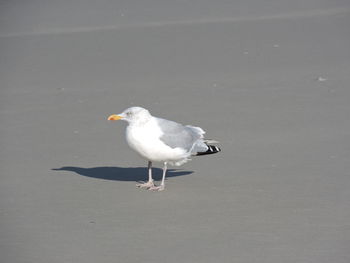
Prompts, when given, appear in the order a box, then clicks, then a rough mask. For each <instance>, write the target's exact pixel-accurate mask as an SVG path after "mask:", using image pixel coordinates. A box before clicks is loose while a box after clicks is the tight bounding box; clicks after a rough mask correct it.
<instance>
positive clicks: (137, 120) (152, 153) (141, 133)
mask: <svg viewBox="0 0 350 263" xmlns="http://www.w3.org/2000/svg"><path fill="white" fill-rule="evenodd" d="M108 120H109V121H117V120H124V121H126V122H127V123H128V126H127V127H126V141H127V143H128V144H129V146H130V148H131V149H133V150H135V151H136V152H137V153H138V154H139V155H140V156H141V157H143V158H144V159H146V160H147V161H148V181H147V182H146V183H140V184H137V186H138V187H140V188H146V189H149V190H152V191H163V190H164V189H165V176H166V171H167V165H168V164H170V165H175V166H179V165H182V164H184V163H186V162H187V161H189V160H190V157H191V156H195V155H206V154H213V153H217V152H220V151H221V150H220V148H219V147H216V146H213V145H209V143H218V142H217V141H214V140H206V139H204V136H203V135H204V134H205V131H203V129H202V128H200V127H194V126H191V125H182V124H180V123H177V122H174V121H170V120H166V119H162V118H158V117H154V116H152V115H151V114H150V112H149V111H148V110H146V109H144V108H142V107H131V108H128V109H126V110H124V111H123V112H122V113H120V114H112V115H110V116H109V117H108ZM153 162H162V163H163V177H162V181H161V184H160V185H159V186H156V185H155V184H154V180H153V178H152V163H153Z"/></svg>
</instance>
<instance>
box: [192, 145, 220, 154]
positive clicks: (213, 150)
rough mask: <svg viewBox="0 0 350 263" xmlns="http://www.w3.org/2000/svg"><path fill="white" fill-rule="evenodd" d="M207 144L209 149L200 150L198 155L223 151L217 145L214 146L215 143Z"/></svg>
mask: <svg viewBox="0 0 350 263" xmlns="http://www.w3.org/2000/svg"><path fill="white" fill-rule="evenodd" d="M207 146H208V150H207V151H206V152H198V153H197V154H196V155H207V154H214V153H218V152H221V149H220V148H219V147H217V146H214V145H207Z"/></svg>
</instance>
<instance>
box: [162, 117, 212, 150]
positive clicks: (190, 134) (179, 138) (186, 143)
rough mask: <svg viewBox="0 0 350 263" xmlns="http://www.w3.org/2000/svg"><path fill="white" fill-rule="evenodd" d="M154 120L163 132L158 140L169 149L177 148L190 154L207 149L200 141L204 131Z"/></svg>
mask: <svg viewBox="0 0 350 263" xmlns="http://www.w3.org/2000/svg"><path fill="white" fill-rule="evenodd" d="M156 120H157V123H158V125H159V127H160V129H161V130H162V132H163V135H162V136H161V137H160V140H161V141H162V142H164V143H165V144H166V145H168V146H170V147H171V148H177V147H179V148H183V149H185V150H186V151H191V152H197V151H204V150H207V149H208V147H207V146H206V145H205V143H204V142H203V140H202V138H203V134H204V131H203V130H202V129H201V128H198V127H192V126H184V125H182V124H180V123H177V122H174V121H169V120H165V119H161V118H156Z"/></svg>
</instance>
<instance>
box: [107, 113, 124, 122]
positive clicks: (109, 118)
mask: <svg viewBox="0 0 350 263" xmlns="http://www.w3.org/2000/svg"><path fill="white" fill-rule="evenodd" d="M122 118H123V117H121V116H119V115H116V114H112V115H111V116H109V117H108V120H109V121H117V120H120V119H122Z"/></svg>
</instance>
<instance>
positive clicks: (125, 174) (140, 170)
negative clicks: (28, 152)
mask: <svg viewBox="0 0 350 263" xmlns="http://www.w3.org/2000/svg"><path fill="white" fill-rule="evenodd" d="M51 170H53V171H69V172H74V173H76V174H79V175H82V176H86V177H91V178H97V179H103V180H113V181H136V182H140V181H145V180H147V179H148V169H147V168H146V167H111V166H102V167H90V168H85V167H76V166H64V167H61V168H53V169H51ZM191 173H193V171H184V170H177V169H168V170H167V174H166V177H167V178H169V177H176V176H183V175H188V174H191ZM152 176H153V179H155V180H160V179H161V178H162V169H160V168H156V167H153V168H152Z"/></svg>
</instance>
